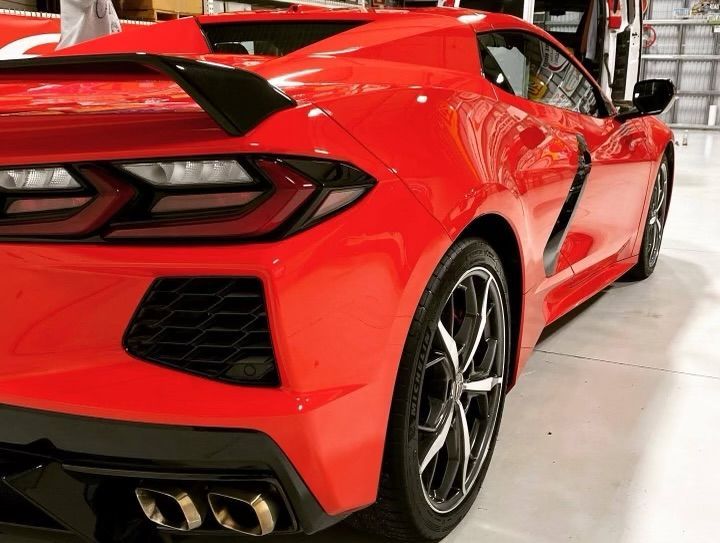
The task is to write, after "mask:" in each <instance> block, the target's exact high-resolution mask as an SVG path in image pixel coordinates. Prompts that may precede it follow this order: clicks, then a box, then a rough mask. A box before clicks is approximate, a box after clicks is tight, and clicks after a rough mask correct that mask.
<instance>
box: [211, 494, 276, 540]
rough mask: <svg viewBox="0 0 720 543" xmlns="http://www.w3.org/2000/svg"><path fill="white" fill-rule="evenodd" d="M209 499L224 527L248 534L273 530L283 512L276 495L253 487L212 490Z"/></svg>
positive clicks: (265, 533)
mask: <svg viewBox="0 0 720 543" xmlns="http://www.w3.org/2000/svg"><path fill="white" fill-rule="evenodd" d="M208 502H209V503H210V510H211V511H212V513H213V515H215V519H216V520H217V521H218V523H219V524H220V525H221V526H222V527H223V528H227V529H228V530H232V531H234V532H239V533H241V534H245V535H254V536H261V535H268V534H271V533H272V532H273V531H274V530H275V524H276V523H277V519H278V515H279V512H280V510H279V508H278V505H277V503H276V502H275V500H274V499H273V498H271V497H270V496H268V495H267V494H264V493H262V492H252V491H249V490H235V489H229V490H226V489H223V490H215V491H212V492H210V493H209V494H208Z"/></svg>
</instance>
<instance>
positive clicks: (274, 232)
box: [0, 155, 375, 241]
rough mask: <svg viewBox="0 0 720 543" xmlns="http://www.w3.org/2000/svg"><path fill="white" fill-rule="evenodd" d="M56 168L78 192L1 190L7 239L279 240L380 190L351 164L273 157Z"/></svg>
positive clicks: (0, 213) (0, 225)
mask: <svg viewBox="0 0 720 543" xmlns="http://www.w3.org/2000/svg"><path fill="white" fill-rule="evenodd" d="M59 168H64V169H66V170H67V171H70V172H72V175H73V177H74V178H75V179H77V182H76V184H77V186H75V184H73V188H72V190H71V191H68V190H67V189H65V190H63V191H57V193H55V192H53V191H52V190H50V194H49V196H48V194H47V192H48V191H34V192H33V191H31V190H26V191H17V190H16V191H13V193H12V194H11V195H9V196H8V195H6V194H9V193H10V191H8V190H3V189H2V187H0V238H21V239H27V238H31V239H32V238H45V239H49V240H52V239H58V238H61V239H67V238H74V239H78V240H82V239H88V240H92V241H98V240H108V241H112V240H153V239H182V240H193V239H200V240H202V239H217V240H223V239H243V238H244V239H269V238H280V237H283V236H288V235H292V234H294V233H296V232H299V231H301V230H303V229H305V228H308V227H310V226H312V225H314V224H316V223H318V222H320V221H322V220H323V219H325V218H327V217H329V216H331V215H333V214H335V213H338V212H339V211H341V210H342V209H344V208H347V207H348V206H350V205H352V204H354V203H355V202H357V201H358V200H359V199H360V198H362V197H363V196H364V195H365V194H366V193H367V192H368V191H369V190H370V189H371V188H372V187H373V186H374V185H375V180H374V179H373V178H372V177H371V176H369V175H368V174H366V173H365V172H363V171H362V170H359V169H358V168H356V167H354V166H352V165H350V164H347V163H345V162H340V161H333V160H319V159H315V158H306V157H281V156H272V155H244V156H234V157H220V158H215V157H211V158H195V157H192V158H167V159H158V160H142V161H128V162H116V163H91V164H68V165H61V166H59ZM36 169H42V167H37V168H36ZM13 171H15V170H13ZM16 202H19V203H16ZM63 206H64V207H63Z"/></svg>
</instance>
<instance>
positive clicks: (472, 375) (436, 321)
mask: <svg viewBox="0 0 720 543" xmlns="http://www.w3.org/2000/svg"><path fill="white" fill-rule="evenodd" d="M507 292H508V289H507V282H506V279H505V274H504V273H503V269H502V265H501V263H500V259H499V257H498V255H497V254H496V253H495V251H493V249H492V248H491V247H490V246H489V245H488V244H487V243H485V242H484V241H482V240H479V239H470V240H464V241H462V242H460V243H459V244H458V245H457V246H455V247H454V248H453V249H452V250H451V251H450V252H449V253H448V254H447V255H446V256H445V257H444V258H443V260H442V262H441V263H440V265H439V266H438V269H437V270H436V272H435V274H434V275H433V277H432V279H431V281H430V284H429V285H428V286H427V288H426V289H425V292H424V294H423V297H422V300H421V302H420V305H419V307H418V309H417V311H416V313H415V317H414V320H413V323H412V327H411V330H410V335H409V337H408V340H407V343H406V346H405V350H404V353H403V358H402V362H401V365H400V369H399V374H398V378H397V383H396V387H395V395H394V399H393V404H392V411H391V416H390V423H389V428H388V438H387V445H386V451H385V459H384V465H383V473H382V477H381V485H380V492H379V497H378V501H377V503H376V504H375V505H374V506H372V507H371V508H369V509H368V510H365V511H362V512H361V513H359V514H358V515H357V518H356V521H357V522H358V523H359V524H361V525H362V527H364V528H366V529H369V530H371V531H374V532H382V533H383V534H384V535H386V536H391V537H394V538H396V539H402V540H407V541H420V540H425V541H435V540H439V539H442V538H443V537H445V536H446V535H447V534H448V533H449V532H450V531H451V530H452V529H453V528H454V527H455V526H456V525H457V524H458V523H459V522H460V520H462V518H463V517H464V516H465V515H466V514H467V512H468V510H469V509H470V507H471V506H472V503H473V501H474V499H475V497H476V495H477V493H478V490H479V488H480V485H481V483H482V480H483V479H484V477H485V473H486V471H487V468H488V465H489V463H490V458H491V456H492V452H493V449H494V446H495V440H496V437H497V432H498V428H499V425H500V419H501V416H502V410H503V404H504V401H505V393H506V389H507V374H508V369H509V359H510V351H511V349H510V343H509V342H510V332H509V330H510V315H509V313H508V312H509V304H508V294H507Z"/></svg>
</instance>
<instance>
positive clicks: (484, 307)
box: [462, 276, 494, 373]
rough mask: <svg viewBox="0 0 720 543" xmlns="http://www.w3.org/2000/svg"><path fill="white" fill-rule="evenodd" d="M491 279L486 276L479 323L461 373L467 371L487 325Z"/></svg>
mask: <svg viewBox="0 0 720 543" xmlns="http://www.w3.org/2000/svg"><path fill="white" fill-rule="evenodd" d="M493 281H494V279H493V278H492V276H491V277H489V278H488V280H487V283H486V284H485V292H484V293H483V300H482V304H481V305H480V324H479V325H478V327H477V330H476V331H475V337H474V338H473V342H472V348H471V349H470V351H469V352H468V353H467V354H466V357H465V361H464V364H463V368H462V371H463V373H464V372H465V371H467V369H468V368H469V367H470V364H471V363H472V360H473V358H474V357H475V353H476V352H477V349H478V346H479V345H480V340H481V339H482V337H483V332H484V331H485V326H487V320H488V300H489V298H490V286H491V285H492V282H493Z"/></svg>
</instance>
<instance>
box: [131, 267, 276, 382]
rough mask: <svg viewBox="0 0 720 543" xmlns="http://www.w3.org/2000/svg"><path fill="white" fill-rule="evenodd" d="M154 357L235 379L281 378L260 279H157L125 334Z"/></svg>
mask: <svg viewBox="0 0 720 543" xmlns="http://www.w3.org/2000/svg"><path fill="white" fill-rule="evenodd" d="M125 348H126V349H127V351H128V352H129V353H130V354H132V355H134V356H137V357H138V358H142V359H143V360H148V361H150V362H155V363H158V364H162V365H164V366H170V367H172V368H176V369H179V370H183V371H187V372H191V373H195V374H198V375H202V376H205V377H210V378H212V379H218V380H221V381H228V382H231V383H237V384H253V385H277V384H278V382H279V379H278V373H277V368H276V366H275V356H274V354H273V348H272V341H271V339H270V330H269V327H268V319H267V310H266V306H265V297H264V294H263V287H262V283H261V282H260V280H258V279H255V278H247V277H192V278H191V277H171V278H163V279H157V280H155V281H154V282H153V284H152V285H151V286H150V289H149V290H148V292H147V294H146V295H145V298H144V299H143V301H142V302H141V303H140V307H139V308H138V310H137V312H136V313H135V316H134V318H133V320H132V322H131V323H130V326H129V327H128V330H127V333H126V334H125Z"/></svg>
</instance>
